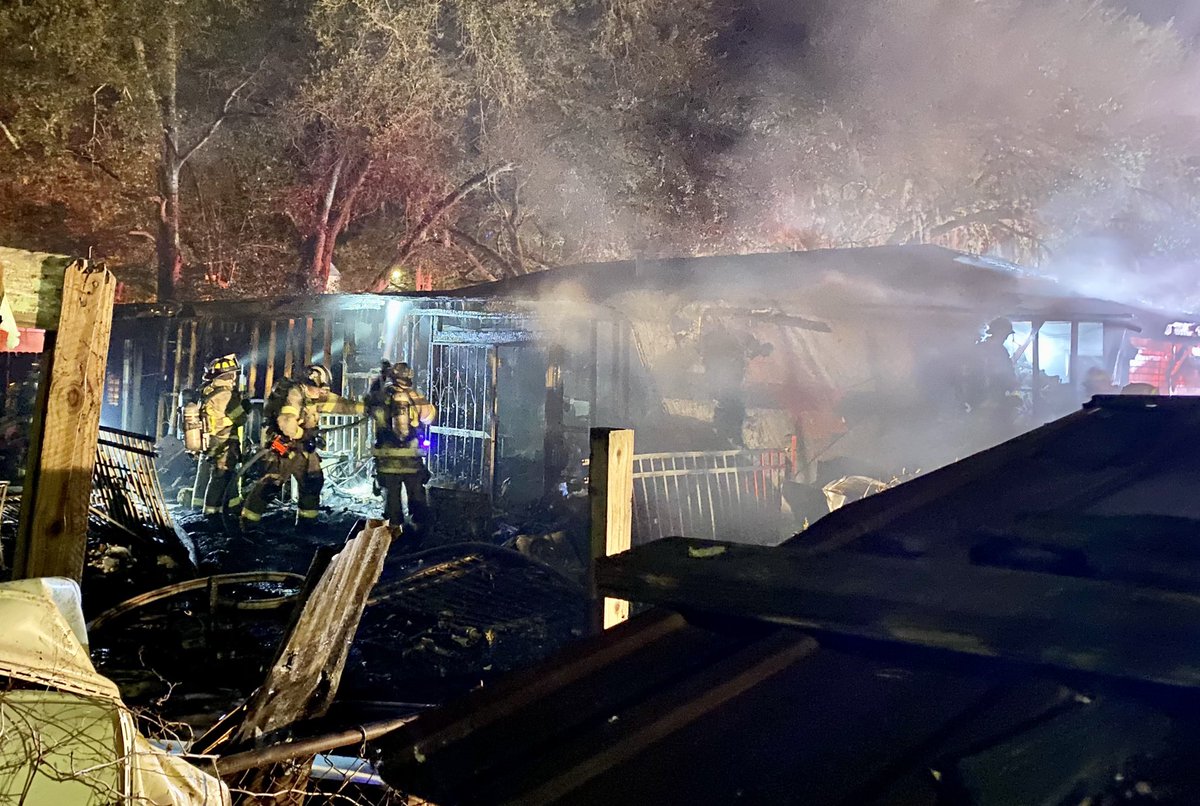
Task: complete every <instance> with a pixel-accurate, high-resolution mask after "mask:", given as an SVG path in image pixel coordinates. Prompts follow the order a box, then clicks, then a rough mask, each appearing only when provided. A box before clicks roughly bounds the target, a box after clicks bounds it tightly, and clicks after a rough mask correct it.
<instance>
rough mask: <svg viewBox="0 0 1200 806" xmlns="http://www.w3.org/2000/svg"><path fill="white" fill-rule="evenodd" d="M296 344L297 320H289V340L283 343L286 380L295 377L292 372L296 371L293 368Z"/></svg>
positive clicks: (284, 375)
mask: <svg viewBox="0 0 1200 806" xmlns="http://www.w3.org/2000/svg"><path fill="white" fill-rule="evenodd" d="M295 342H296V320H295V319H289V320H288V332H287V338H286V339H285V340H284V342H283V377H285V378H292V377H295V375H294V373H293V372H292V370H293V369H295V367H293V366H292V365H293V364H295V363H296V360H295V351H294V347H293V345H294V344H295Z"/></svg>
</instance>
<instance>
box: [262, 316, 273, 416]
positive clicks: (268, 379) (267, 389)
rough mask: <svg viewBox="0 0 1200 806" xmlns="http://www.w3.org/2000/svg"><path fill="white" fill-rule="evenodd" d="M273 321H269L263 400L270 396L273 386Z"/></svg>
mask: <svg viewBox="0 0 1200 806" xmlns="http://www.w3.org/2000/svg"><path fill="white" fill-rule="evenodd" d="M275 325H276V323H275V320H274V319H272V320H271V329H270V335H269V336H267V374H266V375H265V376H264V378H265V380H264V382H263V398H264V399H266V398H267V397H268V396H270V394H271V389H272V388H273V387H274V384H275V350H276V345H275Z"/></svg>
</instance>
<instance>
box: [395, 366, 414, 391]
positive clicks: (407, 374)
mask: <svg viewBox="0 0 1200 806" xmlns="http://www.w3.org/2000/svg"><path fill="white" fill-rule="evenodd" d="M392 373H393V377H394V378H395V379H396V380H398V381H399V382H400V383H403V384H405V385H407V386H412V382H413V368H412V367H410V366H409V365H408V364H407V363H405V362H404V361H401V362H400V363H399V364H395V365H393V366H392Z"/></svg>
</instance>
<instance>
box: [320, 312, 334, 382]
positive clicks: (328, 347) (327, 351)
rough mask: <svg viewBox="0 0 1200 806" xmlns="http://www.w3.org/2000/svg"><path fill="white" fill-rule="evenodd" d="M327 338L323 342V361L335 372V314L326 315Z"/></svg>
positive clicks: (327, 367) (330, 370)
mask: <svg viewBox="0 0 1200 806" xmlns="http://www.w3.org/2000/svg"><path fill="white" fill-rule="evenodd" d="M324 325H325V333H324V335H325V338H324V339H323V340H322V342H321V363H322V364H324V365H325V369H327V370H329V372H330V376H331V377H332V374H333V314H330V315H329V316H327V317H325V322H324Z"/></svg>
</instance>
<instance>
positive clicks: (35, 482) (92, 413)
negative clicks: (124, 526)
mask: <svg viewBox="0 0 1200 806" xmlns="http://www.w3.org/2000/svg"><path fill="white" fill-rule="evenodd" d="M65 274H66V276H65V278H64V280H63V298H62V310H61V313H60V315H59V320H58V321H59V324H58V331H57V332H56V333H54V334H53V335H51V334H49V333H48V334H47V339H46V341H47V350H46V366H45V367H44V368H43V370H42V372H43V375H42V377H43V379H44V381H45V382H43V383H42V384H40V388H39V389H38V399H39V406H38V409H37V413H36V415H35V418H34V422H33V426H32V428H31V431H30V449H29V466H28V471H27V473H26V477H25V478H26V480H25V486H24V494H23V496H22V501H21V521H20V526H19V528H18V530H17V545H16V562H15V573H14V579H24V578H29V577H42V576H62V577H69V578H71V579H74V580H79V579H80V578H81V577H82V576H83V560H84V552H85V549H86V546H87V525H88V501H89V498H90V497H91V490H92V466H93V465H94V463H95V461H96V439H97V437H98V432H99V428H100V406H101V403H102V401H103V396H104V365H105V363H106V361H107V359H108V341H109V335H110V332H111V329H112V308H113V296H114V293H115V291H116V287H117V281H116V278H114V277H113V275H112V274H111V273H110V272H109V271H108V270H106V269H104V268H103V267H95V266H89V265H88V264H87V263H85V262H83V261H77V262H75V263H73V264H71V266H70V267H68V268H67V270H66V273H65Z"/></svg>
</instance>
